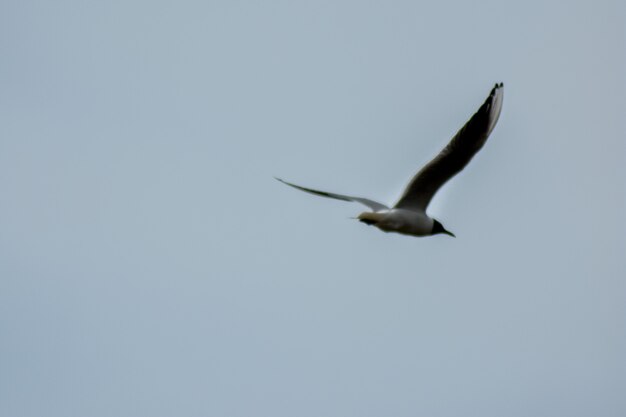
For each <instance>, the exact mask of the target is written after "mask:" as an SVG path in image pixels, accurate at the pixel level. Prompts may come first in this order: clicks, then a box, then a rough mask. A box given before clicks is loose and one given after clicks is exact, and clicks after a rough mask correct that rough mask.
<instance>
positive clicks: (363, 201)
mask: <svg viewBox="0 0 626 417" xmlns="http://www.w3.org/2000/svg"><path fill="white" fill-rule="evenodd" d="M276 179H277V180H278V181H280V182H282V183H283V184H287V185H288V186H290V187H293V188H297V189H298V190H301V191H304V192H307V193H311V194H315V195H319V196H321V197H328V198H334V199H336V200H343V201H354V202H357V203H361V204H364V205H366V206H367V207H369V208H371V209H372V210H374V211H380V210H387V209H389V207H387V206H386V205H384V204H381V203H379V202H376V201H373V200H370V199H367V198H362V197H352V196H349V195H343V194H334V193H328V192H326V191H319V190H314V189H312V188H306V187H301V186H299V185H296V184H292V183H290V182H287V181H285V180H282V179H280V178H276Z"/></svg>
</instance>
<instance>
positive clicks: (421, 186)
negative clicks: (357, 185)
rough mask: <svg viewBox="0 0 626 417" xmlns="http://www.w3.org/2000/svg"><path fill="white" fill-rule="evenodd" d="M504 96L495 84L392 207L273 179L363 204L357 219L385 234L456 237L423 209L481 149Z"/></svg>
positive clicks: (324, 195) (494, 124) (494, 123)
mask: <svg viewBox="0 0 626 417" xmlns="http://www.w3.org/2000/svg"><path fill="white" fill-rule="evenodd" d="M503 93H504V92H503V84H502V83H499V84H496V85H495V86H494V87H493V89H492V90H491V92H490V93H489V97H487V99H486V100H485V102H484V103H483V105H482V106H480V108H479V109H478V111H477V112H476V113H475V114H474V115H473V116H472V117H471V118H470V119H469V120H468V121H467V123H465V125H464V126H463V127H462V128H461V130H459V131H458V132H457V134H456V135H454V137H453V138H452V140H451V141H450V143H448V145H447V146H446V147H445V148H443V150H442V151H441V152H439V154H438V155H437V156H436V157H435V158H434V159H433V160H431V161H430V162H429V163H427V164H426V165H424V167H423V168H422V169H420V170H419V172H418V173H417V174H415V176H414V177H413V178H412V179H411V181H410V182H409V184H408V185H407V187H406V188H405V190H404V192H403V193H402V196H401V197H400V200H398V202H397V203H396V204H395V205H394V206H393V207H391V208H389V207H387V206H386V205H384V204H381V203H378V202H376V201H373V200H370V199H367V198H362V197H353V196H349V195H343V194H334V193H329V192H325V191H319V190H314V189H311V188H306V187H301V186H299V185H296V184H292V183H290V182H287V181H284V180H282V179H280V178H276V179H277V180H278V181H280V182H282V183H284V184H287V185H289V186H291V187H294V188H297V189H298V190H302V191H306V192H308V193H311V194H315V195H319V196H322V197H328V198H334V199H337V200H344V201H354V202H357V203H361V204H364V205H365V206H367V207H369V208H370V209H371V210H372V211H366V212H363V213H361V214H359V216H358V217H357V219H358V220H360V221H361V222H363V223H365V224H367V225H370V226H376V227H377V228H379V229H380V230H382V231H384V232H395V233H401V234H404V235H410V236H432V235H436V234H446V235H449V236H452V237H456V236H455V235H454V234H453V233H452V232H450V231H448V230H446V229H445V228H444V227H443V225H442V224H441V223H440V222H439V221H438V220H436V219H434V218H432V217H430V216H429V215H428V214H426V208H427V207H428V204H429V203H430V200H432V198H433V197H434V195H435V193H437V191H438V190H439V189H440V188H441V186H443V185H444V184H445V183H446V182H447V181H448V180H449V179H450V178H452V177H453V176H455V175H456V174H458V173H459V172H461V170H463V168H465V166H466V165H467V164H468V163H469V161H471V159H472V157H474V155H476V153H477V152H478V151H479V150H480V149H481V148H482V147H483V145H484V144H485V142H486V141H487V138H488V137H489V134H490V133H491V131H492V130H493V128H494V127H495V126H496V122H497V121H498V117H500V111H501V110H502V97H503Z"/></svg>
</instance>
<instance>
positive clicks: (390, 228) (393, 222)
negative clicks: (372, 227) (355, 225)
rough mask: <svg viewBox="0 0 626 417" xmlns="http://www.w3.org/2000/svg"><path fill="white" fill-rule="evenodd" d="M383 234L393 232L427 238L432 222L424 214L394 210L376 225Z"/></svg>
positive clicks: (431, 228) (430, 231)
mask: <svg viewBox="0 0 626 417" xmlns="http://www.w3.org/2000/svg"><path fill="white" fill-rule="evenodd" d="M376 227H378V228H379V229H380V230H382V231H384V232H395V233H401V234H404V235H411V236H428V235H430V234H431V233H432V230H433V220H432V219H431V218H430V217H428V216H427V215H426V214H422V213H418V212H414V211H409V210H403V209H394V210H390V211H389V212H388V213H386V214H385V216H384V217H383V218H382V219H381V220H380V221H379V222H378V223H376Z"/></svg>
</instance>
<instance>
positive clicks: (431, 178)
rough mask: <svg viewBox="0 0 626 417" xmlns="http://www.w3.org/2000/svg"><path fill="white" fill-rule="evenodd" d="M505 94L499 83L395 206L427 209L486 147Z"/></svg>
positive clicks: (421, 171)
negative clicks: (441, 189) (443, 186)
mask: <svg viewBox="0 0 626 417" xmlns="http://www.w3.org/2000/svg"><path fill="white" fill-rule="evenodd" d="M502 97H503V84H502V83H499V84H496V85H495V86H494V87H493V89H492V90H491V92H490V93H489V97H487V100H485V102H484V103H483V105H482V106H480V108H479V109H478V111H477V112H476V113H475V114H474V115H473V116H472V117H471V118H470V119H469V121H468V122H467V123H465V126H463V127H462V128H461V130H459V131H458V132H457V134H456V135H455V136H454V137H453V138H452V140H451V141H450V143H448V145H447V146H446V147H445V148H444V149H443V150H442V151H441V152H440V153H439V155H437V156H436V157H435V158H434V159H433V160H432V161H430V162H429V163H428V164H426V165H425V166H424V167H423V168H422V169H421V170H420V171H419V172H418V173H417V174H416V175H415V176H414V177H413V179H412V180H411V182H409V185H407V187H406V189H405V190H404V193H403V194H402V196H401V197H400V200H398V202H397V203H396V205H395V206H394V208H403V209H409V210H422V211H425V210H426V207H428V204H429V203H430V200H431V199H432V198H433V196H434V195H435V193H436V192H437V190H439V188H441V186H442V185H443V184H445V183H446V182H447V181H448V180H449V179H450V178H452V177H453V176H455V175H456V174H458V173H459V172H460V171H461V170H462V169H463V168H464V167H465V166H466V165H467V164H468V163H469V161H470V160H471V159H472V157H473V156H474V155H476V153H477V152H478V151H479V150H480V148H482V147H483V145H484V144H485V142H486V141H487V138H488V137H489V134H490V133H491V131H492V130H493V128H494V127H495V125H496V122H497V121H498V117H499V116H500V110H501V109H502Z"/></svg>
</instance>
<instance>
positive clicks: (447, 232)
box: [443, 230, 456, 237]
mask: <svg viewBox="0 0 626 417" xmlns="http://www.w3.org/2000/svg"><path fill="white" fill-rule="evenodd" d="M443 233H445V234H446V235H448V236H452V237H456V236H454V233H452V232H449V231H447V230H444V231H443Z"/></svg>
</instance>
